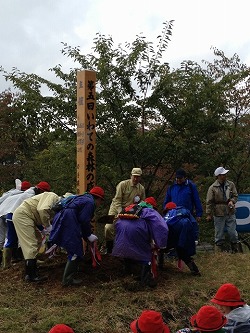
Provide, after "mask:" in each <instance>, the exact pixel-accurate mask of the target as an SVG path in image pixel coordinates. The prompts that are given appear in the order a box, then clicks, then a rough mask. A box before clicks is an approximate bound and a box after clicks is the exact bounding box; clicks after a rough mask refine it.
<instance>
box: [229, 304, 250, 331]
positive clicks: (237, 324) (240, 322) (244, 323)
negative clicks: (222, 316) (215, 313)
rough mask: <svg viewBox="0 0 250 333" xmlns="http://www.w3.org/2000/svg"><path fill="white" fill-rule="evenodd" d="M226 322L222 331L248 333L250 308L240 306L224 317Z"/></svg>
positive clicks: (249, 328)
mask: <svg viewBox="0 0 250 333" xmlns="http://www.w3.org/2000/svg"><path fill="white" fill-rule="evenodd" d="M226 317H227V319H228V322H227V323H226V325H225V327H224V329H225V331H226V332H227V333H249V332H250V306H248V305H247V304H246V305H244V306H240V307H238V308H236V309H234V310H232V311H231V312H229V313H228V314H227V315H226Z"/></svg>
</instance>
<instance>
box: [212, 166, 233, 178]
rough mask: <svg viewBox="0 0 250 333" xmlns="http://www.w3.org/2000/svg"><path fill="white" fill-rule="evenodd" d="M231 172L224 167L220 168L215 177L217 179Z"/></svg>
mask: <svg viewBox="0 0 250 333" xmlns="http://www.w3.org/2000/svg"><path fill="white" fill-rule="evenodd" d="M228 171H229V170H226V169H224V168H223V167H219V168H217V169H215V171H214V175H215V176H216V177H217V176H219V175H225V174H226V173H228Z"/></svg>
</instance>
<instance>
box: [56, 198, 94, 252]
mask: <svg viewBox="0 0 250 333" xmlns="http://www.w3.org/2000/svg"><path fill="white" fill-rule="evenodd" d="M94 211H95V201H94V198H93V196H92V195H91V194H84V195H76V196H75V197H74V198H73V200H71V201H70V202H69V203H68V204H67V205H66V206H65V207H64V208H63V209H62V210H60V211H59V212H58V213H57V214H56V215H55V217H54V219H53V223H52V230H51V233H50V241H51V242H52V244H56V245H58V246H61V247H63V248H64V249H66V250H67V252H68V254H69V255H74V254H76V255H77V256H80V257H82V256H83V254H84V253H83V243H82V238H83V239H85V240H87V237H88V236H90V235H91V220H92V218H93V216H94Z"/></svg>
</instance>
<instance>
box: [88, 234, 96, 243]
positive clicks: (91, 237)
mask: <svg viewBox="0 0 250 333" xmlns="http://www.w3.org/2000/svg"><path fill="white" fill-rule="evenodd" d="M97 239H98V237H97V236H96V235H94V234H91V235H90V236H89V237H88V240H89V241H90V243H93V242H94V241H96V240H97Z"/></svg>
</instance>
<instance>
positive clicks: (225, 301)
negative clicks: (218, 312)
mask: <svg viewBox="0 0 250 333" xmlns="http://www.w3.org/2000/svg"><path fill="white" fill-rule="evenodd" d="M211 302H213V303H215V304H218V305H225V306H242V305H244V304H246V303H245V302H244V301H243V299H241V297H240V292H239V290H238V288H237V287H236V286H235V285H234V284H231V283H225V284H223V285H222V286H220V288H219V289H218V290H217V293H216V294H215V296H214V297H213V298H212V299H211Z"/></svg>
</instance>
